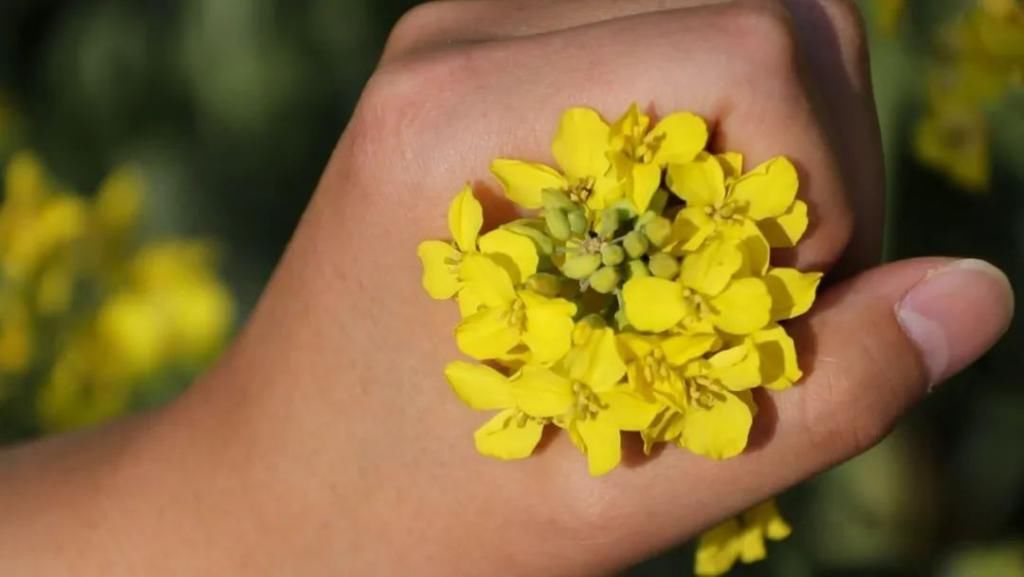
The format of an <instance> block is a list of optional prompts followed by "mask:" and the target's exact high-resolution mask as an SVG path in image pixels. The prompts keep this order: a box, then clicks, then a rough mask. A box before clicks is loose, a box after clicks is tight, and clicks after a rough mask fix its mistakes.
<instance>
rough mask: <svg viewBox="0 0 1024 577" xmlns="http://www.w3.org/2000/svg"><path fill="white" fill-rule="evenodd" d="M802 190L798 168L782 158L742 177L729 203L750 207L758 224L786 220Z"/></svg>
mask: <svg viewBox="0 0 1024 577" xmlns="http://www.w3.org/2000/svg"><path fill="white" fill-rule="evenodd" d="M799 186H800V180H799V177H798V176H797V172H796V167H795V166H793V163H792V162H790V161H789V159H787V158H785V157H783V156H778V157H776V158H773V159H771V160H769V161H767V162H765V163H764V164H762V165H760V166H758V167H757V168H755V169H754V170H751V171H750V172H748V173H747V174H744V175H743V176H741V177H740V178H739V179H738V180H737V181H736V183H735V184H733V186H732V190H731V191H730V193H729V200H731V201H733V202H741V203H746V205H747V215H748V216H749V217H750V218H752V219H754V220H761V219H765V218H772V217H776V216H782V215H783V214H785V213H786V211H787V210H789V207H790V205H792V204H793V201H794V200H796V192H797V189H798V188H799Z"/></svg>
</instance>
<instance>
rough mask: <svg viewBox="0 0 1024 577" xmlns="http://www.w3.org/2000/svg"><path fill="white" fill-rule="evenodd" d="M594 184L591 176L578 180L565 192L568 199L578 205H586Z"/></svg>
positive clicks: (594, 181) (592, 192)
mask: <svg viewBox="0 0 1024 577" xmlns="http://www.w3.org/2000/svg"><path fill="white" fill-rule="evenodd" d="M595 183H596V179H595V178H594V177H593V176H587V177H584V178H581V179H579V180H578V181H576V183H575V184H573V185H572V186H570V187H569V190H567V191H566V192H567V193H568V194H569V199H570V200H572V201H573V202H575V203H578V204H586V203H587V200H589V199H590V195H592V194H594V185H595Z"/></svg>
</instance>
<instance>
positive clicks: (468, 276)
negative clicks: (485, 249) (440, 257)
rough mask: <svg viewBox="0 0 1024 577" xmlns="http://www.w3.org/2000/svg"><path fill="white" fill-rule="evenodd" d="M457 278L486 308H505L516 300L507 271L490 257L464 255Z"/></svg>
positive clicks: (514, 290)
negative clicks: (459, 278) (458, 277)
mask: <svg viewBox="0 0 1024 577" xmlns="http://www.w3.org/2000/svg"><path fill="white" fill-rule="evenodd" d="M459 276H460V277H461V278H462V280H463V282H464V283H465V285H466V287H467V288H469V290H471V291H473V292H474V294H475V296H476V297H477V298H479V299H480V302H482V303H483V304H484V305H485V306H487V307H492V308H493V307H507V306H509V305H510V304H511V303H512V302H514V301H515V300H516V289H515V287H514V286H512V279H511V277H510V276H509V273H508V271H506V270H505V269H504V268H503V267H502V266H501V265H499V264H498V263H496V262H495V261H494V259H492V258H490V257H487V256H483V255H479V254H467V255H464V256H463V260H462V266H460V267H459Z"/></svg>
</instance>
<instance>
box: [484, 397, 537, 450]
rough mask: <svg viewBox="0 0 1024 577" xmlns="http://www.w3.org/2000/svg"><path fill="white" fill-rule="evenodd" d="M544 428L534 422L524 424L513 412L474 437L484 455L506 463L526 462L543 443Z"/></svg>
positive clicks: (499, 416) (497, 417)
mask: <svg viewBox="0 0 1024 577" xmlns="http://www.w3.org/2000/svg"><path fill="white" fill-rule="evenodd" d="M543 432H544V426H543V425H542V424H540V422H539V421H535V420H533V419H529V420H526V421H525V422H523V423H522V424H520V422H519V419H518V418H517V415H516V412H515V410H513V409H509V410H506V411H502V412H500V413H498V414H497V415H495V416H494V417H493V418H491V420H489V421H487V422H486V423H484V425H483V426H482V427H480V428H479V429H477V430H476V433H474V434H473V439H474V441H476V450H477V451H479V452H480V454H481V455H486V456H488V457H494V458H496V459H501V460H503V461H512V460H516V459H525V458H526V457H529V456H530V455H532V454H533V451H534V449H536V448H537V444H538V443H540V439H541V434H542V433H543Z"/></svg>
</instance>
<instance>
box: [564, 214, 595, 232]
mask: <svg viewBox="0 0 1024 577" xmlns="http://www.w3.org/2000/svg"><path fill="white" fill-rule="evenodd" d="M568 217H569V230H571V231H572V233H573V234H575V235H576V236H582V235H583V234H585V233H586V232H587V228H588V227H589V226H590V223H588V222H587V215H585V214H583V209H576V210H571V211H569V214H568Z"/></svg>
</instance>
